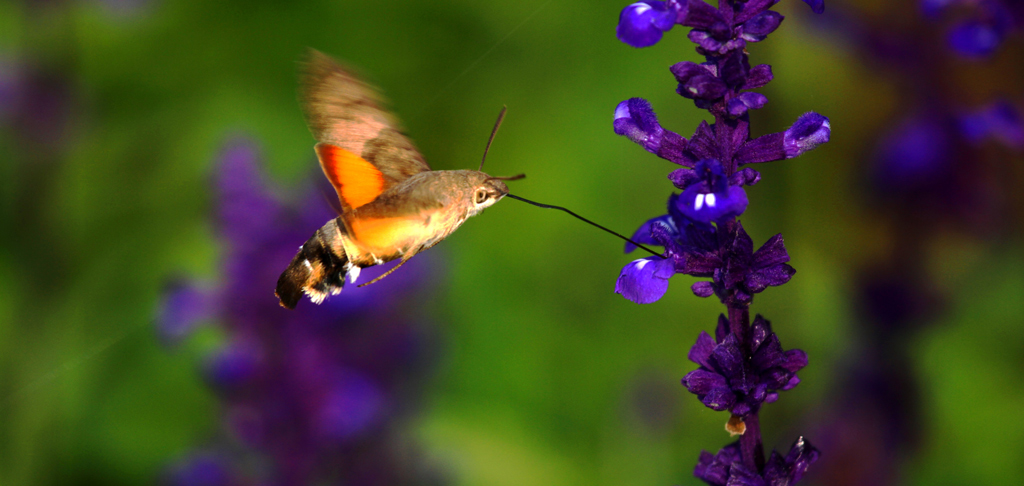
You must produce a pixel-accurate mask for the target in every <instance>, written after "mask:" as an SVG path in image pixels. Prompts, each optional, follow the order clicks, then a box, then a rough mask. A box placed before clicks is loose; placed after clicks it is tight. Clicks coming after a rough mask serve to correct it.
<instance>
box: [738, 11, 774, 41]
mask: <svg viewBox="0 0 1024 486" xmlns="http://www.w3.org/2000/svg"><path fill="white" fill-rule="evenodd" d="M784 18H785V17H783V16H782V14H780V13H778V12H774V11H771V10H766V11H764V12H761V13H760V14H758V15H757V16H756V17H754V18H752V19H750V20H748V21H746V22H745V23H744V24H743V34H741V36H742V37H743V38H744V39H746V40H748V41H750V42H760V41H763V40H764V39H765V38H766V37H768V34H771V33H772V32H775V29H778V28H779V24H781V23H782V19H784Z"/></svg>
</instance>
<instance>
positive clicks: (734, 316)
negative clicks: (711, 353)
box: [729, 306, 764, 473]
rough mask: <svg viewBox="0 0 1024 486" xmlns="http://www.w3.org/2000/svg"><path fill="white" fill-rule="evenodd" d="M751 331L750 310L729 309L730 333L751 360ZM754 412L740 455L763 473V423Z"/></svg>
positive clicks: (746, 418) (742, 438) (747, 420)
mask: <svg viewBox="0 0 1024 486" xmlns="http://www.w3.org/2000/svg"><path fill="white" fill-rule="evenodd" d="M749 329H750V309H749V308H748V307H747V306H740V307H729V332H731V333H732V334H733V335H734V336H736V339H737V340H738V341H739V342H740V349H742V350H743V354H744V358H745V359H750V356H751V355H752V354H753V350H752V349H750V343H749V342H747V337H748V336H749V334H750V333H749ZM757 412H758V411H757V410H756V409H755V410H753V411H752V412H750V413H749V414H747V415H746V416H744V417H743V423H744V424H745V425H746V431H745V432H744V433H743V435H741V436H740V453H741V454H742V456H743V464H744V465H745V466H747V467H749V468H751V470H754V471H758V473H760V472H761V470H762V469H763V468H764V445H763V444H762V442H761V422H760V420H759V419H758V417H757Z"/></svg>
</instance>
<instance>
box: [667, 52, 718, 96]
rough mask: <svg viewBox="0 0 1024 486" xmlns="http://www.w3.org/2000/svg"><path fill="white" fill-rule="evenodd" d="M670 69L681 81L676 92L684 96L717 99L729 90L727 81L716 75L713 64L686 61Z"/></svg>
mask: <svg viewBox="0 0 1024 486" xmlns="http://www.w3.org/2000/svg"><path fill="white" fill-rule="evenodd" d="M670 70H671V71H672V74H673V75H674V76H675V77H676V80H677V81H679V87H678V88H676V92H677V93H679V94H680V95H681V96H682V97H684V98H689V99H699V100H716V99H718V98H721V97H722V96H724V95H725V93H726V91H728V90H729V88H728V87H727V86H726V85H725V82H723V81H722V80H721V79H719V78H718V77H717V76H715V73H714V67H713V66H709V65H705V64H696V63H693V62H690V61H684V62H680V63H676V64H675V65H673V66H672V67H671V68H670Z"/></svg>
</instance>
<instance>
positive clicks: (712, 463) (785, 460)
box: [693, 437, 821, 486]
mask: <svg viewBox="0 0 1024 486" xmlns="http://www.w3.org/2000/svg"><path fill="white" fill-rule="evenodd" d="M740 454H741V453H740V445H739V443H738V442H734V443H732V444H729V445H727V446H725V447H723V448H722V450H720V451H718V454H714V455H712V454H711V453H710V452H707V451H701V453H700V461H699V462H698V463H697V466H696V467H695V468H694V469H693V475H694V476H696V477H697V478H698V479H700V480H701V481H704V482H705V483H708V484H709V485H711V486H788V485H790V484H795V483H796V482H797V481H799V480H800V478H802V477H803V476H804V474H805V473H806V472H807V469H808V468H809V467H810V466H811V464H813V463H814V462H815V461H817V460H818V457H819V456H820V455H821V453H820V452H818V450H817V449H815V448H814V446H812V445H811V443H810V442H808V441H807V440H806V439H804V438H803V437H800V438H798V439H797V440H796V442H794V443H793V446H792V447H790V449H789V453H787V454H786V456H785V457H783V456H782V455H781V454H779V453H778V452H775V451H772V454H771V456H770V457H769V458H768V461H767V462H766V463H765V465H764V470H763V472H761V473H758V472H756V471H752V470H751V469H750V468H748V467H747V466H745V465H744V464H743V463H742V462H741V461H740Z"/></svg>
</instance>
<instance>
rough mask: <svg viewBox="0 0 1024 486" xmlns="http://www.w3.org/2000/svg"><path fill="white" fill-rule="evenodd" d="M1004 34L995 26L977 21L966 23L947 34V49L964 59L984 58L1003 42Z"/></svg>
mask: <svg viewBox="0 0 1024 486" xmlns="http://www.w3.org/2000/svg"><path fill="white" fill-rule="evenodd" d="M1004 36H1005V34H1004V32H1002V31H1001V30H999V29H998V28H997V26H995V25H992V24H988V23H985V22H979V21H974V20H971V21H967V22H964V23H962V24H960V25H958V26H956V27H954V28H953V30H951V31H950V32H949V36H948V37H947V41H948V42H949V47H950V48H952V49H953V50H954V51H956V52H958V53H960V54H961V55H963V56H966V57H972V58H979V57H986V56H989V55H990V54H992V53H993V52H995V50H996V48H997V47H999V44H1000V43H1002V42H1003V37H1004Z"/></svg>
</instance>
